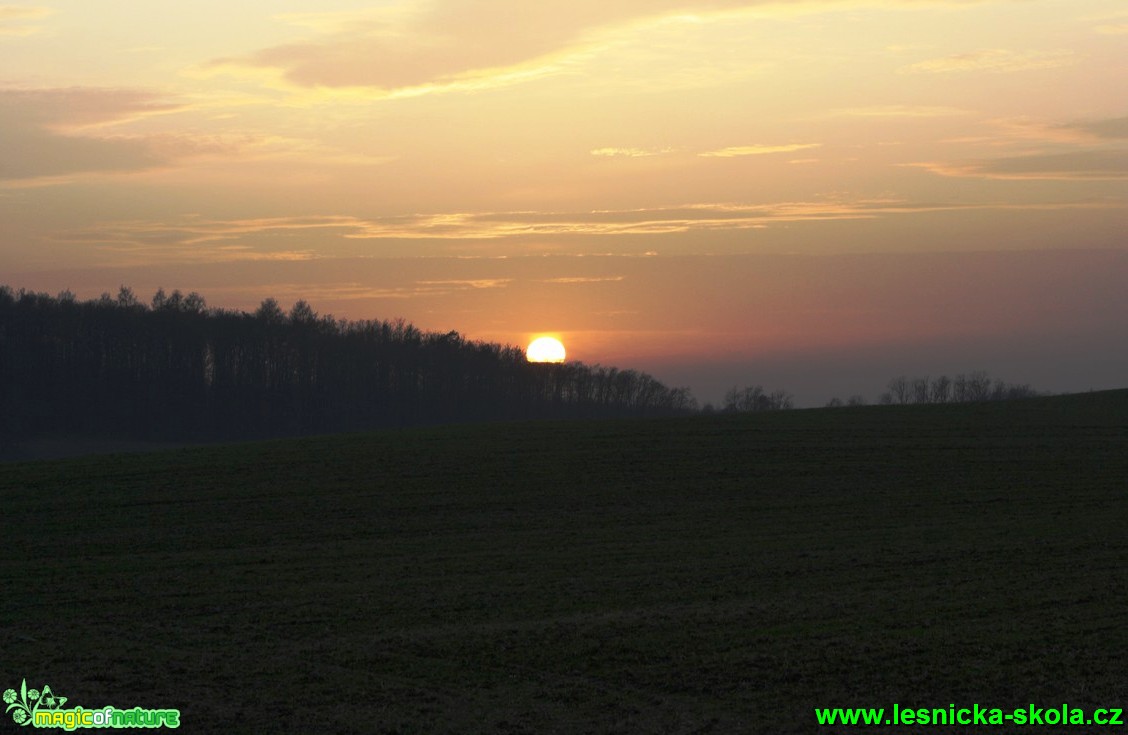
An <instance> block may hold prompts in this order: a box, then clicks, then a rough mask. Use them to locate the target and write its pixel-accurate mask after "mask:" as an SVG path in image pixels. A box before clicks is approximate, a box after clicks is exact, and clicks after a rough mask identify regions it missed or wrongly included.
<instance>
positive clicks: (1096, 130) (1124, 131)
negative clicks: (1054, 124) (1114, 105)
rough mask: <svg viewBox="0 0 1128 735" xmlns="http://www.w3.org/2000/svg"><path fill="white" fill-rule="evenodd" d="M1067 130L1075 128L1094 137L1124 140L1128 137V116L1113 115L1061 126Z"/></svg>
mask: <svg viewBox="0 0 1128 735" xmlns="http://www.w3.org/2000/svg"><path fill="white" fill-rule="evenodd" d="M1060 127H1061V128H1063V129H1066V130H1074V131H1077V132H1080V133H1083V134H1086V135H1090V136H1092V137H1094V138H1104V139H1108V140H1123V139H1126V138H1128V117H1113V118H1107V119H1104V120H1090V121H1087V122H1076V123H1070V124H1068V125H1062V126H1060Z"/></svg>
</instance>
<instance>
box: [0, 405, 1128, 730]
mask: <svg viewBox="0 0 1128 735" xmlns="http://www.w3.org/2000/svg"><path fill="white" fill-rule="evenodd" d="M1126 490H1128V391H1113V392H1105V393H1094V394H1086V395H1077V396H1064V397H1056V398H1046V399H1034V400H1029V401H1020V402H1013V403H998V404H981V405H968V406H920V407H903V408H901V407H872V408H842V409H829V410H814V411H792V412H782V413H777V414H765V415H747V416H713V417H695V418H686V419H677V420H655V421H622V422H598V423H580V422H576V423H532V424H505V425H490V426H459V427H448V428H440V429H428V430H420V431H406V432H399V433H394V432H392V433H378V434H367V435H347V436H333V437H322V438H315V439H306V440H295V441H281V442H270V443H262V444H249V445H233V446H226V447H218V448H214V447H213V448H199V449H183V450H177V451H169V452H159V453H150V454H134V455H112V456H100V457H91V458H85V459H72V460H65V461H54V462H35V463H24V464H9V465H4V466H3V467H0V524H2V528H3V540H4V542H5V543H4V551H3V555H2V559H0V585H2V586H0V589H2V590H3V597H2V598H0V641H2V645H0V651H2V652H3V653H2V655H0V675H2V676H3V679H0V688H8V687H14V688H16V689H18V688H19V683H20V681H21V680H22V679H23V678H27V679H28V686H29V687H31V686H33V685H42V684H49V685H50V686H51V688H52V689H53V690H54V691H55V693H56V694H61V695H63V696H67V697H69V698H70V702H69V703H68V705H67V706H68V707H69V706H73V705H76V704H77V705H82V706H84V707H88V708H92V707H96V706H100V705H106V704H112V705H114V706H117V707H121V708H126V707H133V706H143V707H150V708H167V707H176V708H179V709H180V710H181V712H182V722H183V728H184V729H185V730H186V731H187V732H204V733H206V732H224V733H270V732H293V733H298V732H324V733H330V732H332V733H476V732H482V733H487V732H488V733H494V732H497V733H705V732H710V733H713V732H715V733H735V732H750V733H790V732H796V733H798V732H807V733H810V732H819V731H820V728H819V727H818V726H817V724H816V721H815V717H814V713H813V709H814V708H815V707H833V706H843V707H846V706H852V707H869V706H873V707H887V708H888V707H891V706H892V704H893V703H895V702H896V703H900V704H901V705H902V706H912V707H944V708H947V707H948V705H949V704H950V703H956V704H957V705H967V706H970V705H971V704H972V703H979V704H981V705H985V706H998V707H1001V708H1003V709H1007V710H1009V709H1011V708H1014V707H1026V706H1027V705H1029V704H1030V703H1035V704H1037V705H1038V706H1046V707H1053V706H1058V707H1060V705H1061V703H1063V702H1064V703H1068V704H1069V705H1070V706H1071V707H1085V708H1095V707H1125V708H1128V690H1126V687H1125V684H1126V682H1128V675H1126V673H1125V671H1126V669H1125V663H1124V657H1125V653H1126V651H1128V614H1126V612H1125V600H1128V535H1126V533H1125V530H1126V529H1125V520H1126V519H1128V496H1126ZM4 719H5V720H6V719H7V718H6V717H5V718H4ZM12 726H13V727H14V725H12ZM2 727H7V726H5V725H0V728H2ZM1114 729H1122V728H1114ZM990 730H991V732H1006V731H1007V730H1006V728H990ZM1016 730H1022V728H1016ZM822 731H825V732H830V731H831V729H830V728H825V729H823V730H822ZM835 731H836V732H837V731H840V730H838V729H835ZM871 731H882V730H881V729H873V730H871ZM883 731H886V732H890V731H891V729H890V728H884V730H883ZM915 731H919V732H931V733H936V732H954V730H952V729H945V728H935V727H929V728H922V729H920V730H913V729H912V728H907V729H905V728H901V729H897V732H898V733H901V732H915ZM1063 731H1064V730H1063ZM1069 731H1078V730H1077V729H1076V728H1071V729H1070V730H1069ZM1098 731H1099V730H1096V729H1085V732H1098Z"/></svg>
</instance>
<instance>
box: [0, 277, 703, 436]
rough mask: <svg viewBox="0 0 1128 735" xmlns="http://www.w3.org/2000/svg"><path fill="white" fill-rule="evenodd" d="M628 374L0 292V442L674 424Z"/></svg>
mask: <svg viewBox="0 0 1128 735" xmlns="http://www.w3.org/2000/svg"><path fill="white" fill-rule="evenodd" d="M695 409H696V401H695V400H694V399H693V397H692V395H691V394H690V392H689V390H688V389H687V388H669V387H667V386H665V385H664V384H662V383H661V382H659V381H658V380H656V379H655V378H653V377H651V376H650V375H647V374H646V373H642V372H638V371H635V370H619V369H617V368H614V367H601V366H599V365H584V364H582V363H578V362H571V363H566V364H533V363H529V362H528V361H527V360H526V359H525V354H524V351H523V350H522V349H521V348H519V347H515V346H511V345H500V344H495V343H488V342H476V341H470V340H467V339H466V338H465V337H463V336H462V335H460V334H459V333H458V332H453V331H452V332H445V333H439V332H424V331H421V330H420V329H418V328H416V327H415V326H413V325H412V324H410V323H407V322H405V321H404V320H402V319H397V320H391V321H382V320H360V321H349V320H344V319H335V318H334V317H333V316H332V315H325V316H320V315H318V314H317V313H316V312H315V311H314V310H313V308H312V307H310V305H309V304H308V303H306V302H305V301H298V302H297V303H296V304H294V305H293V307H292V308H291V309H290V310H289V312H285V311H283V309H282V308H281V307H280V305H279V304H278V302H277V301H275V300H274V299H269V298H268V299H266V300H264V301H263V302H262V303H261V305H260V306H259V308H258V309H257V310H256V311H255V312H254V313H246V312H242V311H232V310H224V309H215V308H210V309H209V308H208V307H207V304H206V302H205V300H204V298H203V297H202V296H200V295H199V294H197V293H189V294H188V295H184V294H182V293H181V292H179V291H173V292H172V293H171V294H169V293H165V291H164V290H163V289H162V290H159V291H157V293H156V294H155V295H154V296H153V298H152V299H151V300H150V301H149V302H148V303H144V302H142V301H140V300H139V299H138V298H137V297H136V296H135V294H134V293H133V291H132V290H131V289H129V288H127V287H124V286H123V287H122V288H121V290H120V291H119V292H118V294H117V296H116V297H114V296H111V295H110V294H108V293H106V294H102V296H101V297H100V298H98V299H93V300H89V301H79V300H78V299H76V298H75V296H74V295H73V294H72V293H70V292H67V291H64V292H63V293H61V294H59V295H58V296H55V297H52V296H50V295H48V294H45V293H35V292H31V291H25V290H20V291H18V292H16V291H13V290H12V289H11V288H9V287H7V286H4V287H0V440H5V441H7V442H13V441H16V440H20V439H27V438H32V437H40V436H74V435H109V436H115V437H123V438H124V437H128V438H146V439H162V440H229V439H242V438H260V437H271V436H283V435H300V434H310V433H329V432H339V431H353V430H366V429H373V428H384V427H400V426H414V425H425V424H437V423H449V422H463V421H489V420H512V419H533V418H585V417H590V418H601V417H627V416H656V415H674V414H681V413H688V412H690V411H693V410H695Z"/></svg>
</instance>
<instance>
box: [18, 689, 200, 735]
mask: <svg viewBox="0 0 1128 735" xmlns="http://www.w3.org/2000/svg"><path fill="white" fill-rule="evenodd" d="M66 703H67V698H66V697H60V696H59V695H57V694H55V693H54V692H52V691H51V687H49V686H46V685H44V687H43V689H42V690H39V689H28V688H27V679H24V680H23V682H22V683H21V684H20V691H19V692H18V693H17V692H16V690H15V689H7V690H5V692H4V704H6V705H7V706H8V708H7V709H6V710H4V712H6V713H10V714H11V715H12V720H13V721H14V722H15V723H16V724H17V725H20V726H22V727H27V726H28V725H31V726H32V727H37V728H55V729H60V730H67V731H71V730H76V729H80V728H81V729H90V728H133V727H144V728H153V727H168V728H177V727H180V710H178V709H144V708H142V707H133V708H130V709H122V708H119V707H113V706H106V707H98V708H85V707H77V706H76V707H70V708H64V707H63V705H64V704H66Z"/></svg>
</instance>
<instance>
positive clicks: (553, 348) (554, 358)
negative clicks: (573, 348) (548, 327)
mask: <svg viewBox="0 0 1128 735" xmlns="http://www.w3.org/2000/svg"><path fill="white" fill-rule="evenodd" d="M525 357H526V358H527V359H528V360H529V362H564V345H563V344H562V343H561V342H560V340H558V339H556V338H555V337H538V338H537V339H534V340H533V341H532V342H530V343H529V346H528V347H527V348H526V349H525Z"/></svg>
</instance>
